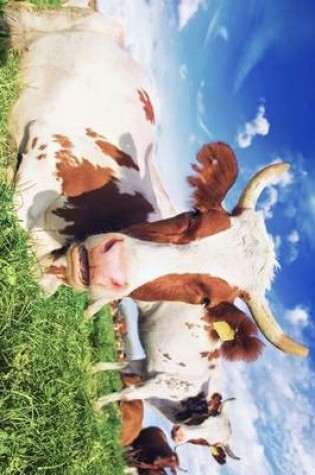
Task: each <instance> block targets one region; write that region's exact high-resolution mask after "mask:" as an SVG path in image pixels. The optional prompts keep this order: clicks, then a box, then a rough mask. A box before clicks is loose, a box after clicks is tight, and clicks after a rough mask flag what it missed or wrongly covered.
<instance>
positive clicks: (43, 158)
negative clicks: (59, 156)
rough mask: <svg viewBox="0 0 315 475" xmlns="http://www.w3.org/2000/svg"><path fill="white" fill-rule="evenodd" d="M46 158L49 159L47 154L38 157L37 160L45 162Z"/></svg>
mask: <svg viewBox="0 0 315 475" xmlns="http://www.w3.org/2000/svg"><path fill="white" fill-rule="evenodd" d="M45 158H47V155H46V154H45V153H41V154H40V155H38V157H37V160H45Z"/></svg>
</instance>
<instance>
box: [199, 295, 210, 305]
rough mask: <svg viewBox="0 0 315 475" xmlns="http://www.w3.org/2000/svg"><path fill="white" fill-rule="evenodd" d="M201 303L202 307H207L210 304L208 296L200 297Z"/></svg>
mask: <svg viewBox="0 0 315 475" xmlns="http://www.w3.org/2000/svg"><path fill="white" fill-rule="evenodd" d="M200 303H201V305H203V306H204V307H209V305H210V299H209V298H208V297H202V299H201V302H200Z"/></svg>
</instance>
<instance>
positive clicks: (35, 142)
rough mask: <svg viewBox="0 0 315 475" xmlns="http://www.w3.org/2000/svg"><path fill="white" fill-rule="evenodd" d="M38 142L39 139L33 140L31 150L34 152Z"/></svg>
mask: <svg viewBox="0 0 315 475" xmlns="http://www.w3.org/2000/svg"><path fill="white" fill-rule="evenodd" d="M37 142H38V137H34V138H33V140H32V143H31V149H32V150H33V149H34V148H35V147H36V145H37Z"/></svg>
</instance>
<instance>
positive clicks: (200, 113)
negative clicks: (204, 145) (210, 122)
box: [197, 82, 214, 140]
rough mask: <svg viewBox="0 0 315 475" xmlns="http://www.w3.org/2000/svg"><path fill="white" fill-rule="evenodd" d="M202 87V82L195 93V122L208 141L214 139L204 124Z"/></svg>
mask: <svg viewBox="0 0 315 475" xmlns="http://www.w3.org/2000/svg"><path fill="white" fill-rule="evenodd" d="M203 87H204V82H202V83H201V87H200V89H199V90H198V91H197V121H198V124H199V127H200V128H201V130H203V132H204V133H205V134H206V136H207V137H208V138H209V139H210V140H213V139H214V135H213V133H212V132H211V131H210V130H209V128H208V127H207V125H206V123H205V106H204V94H203V90H202V89H203Z"/></svg>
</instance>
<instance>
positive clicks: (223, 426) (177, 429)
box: [172, 393, 240, 465]
mask: <svg viewBox="0 0 315 475" xmlns="http://www.w3.org/2000/svg"><path fill="white" fill-rule="evenodd" d="M233 400H234V398H230V399H226V400H225V401H223V402H222V395H221V394H219V393H214V394H212V396H211V398H210V400H209V401H208V411H207V413H206V414H202V415H200V414H198V415H194V416H192V417H190V418H189V419H187V420H186V421H185V422H184V423H182V424H176V425H174V426H173V429H172V438H173V439H174V441H175V442H176V446H177V447H178V446H179V445H182V444H184V443H189V444H194V445H204V446H208V447H210V449H211V454H212V456H213V457H214V459H215V460H216V462H218V463H219V464H220V465H223V464H225V463H226V456H229V457H230V458H231V459H234V460H240V458H239V457H238V456H236V455H235V454H234V452H233V451H232V449H231V447H230V438H231V434H232V430H231V423H230V421H229V418H228V416H227V414H226V406H227V405H228V404H229V403H230V402H231V401H233Z"/></svg>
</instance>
